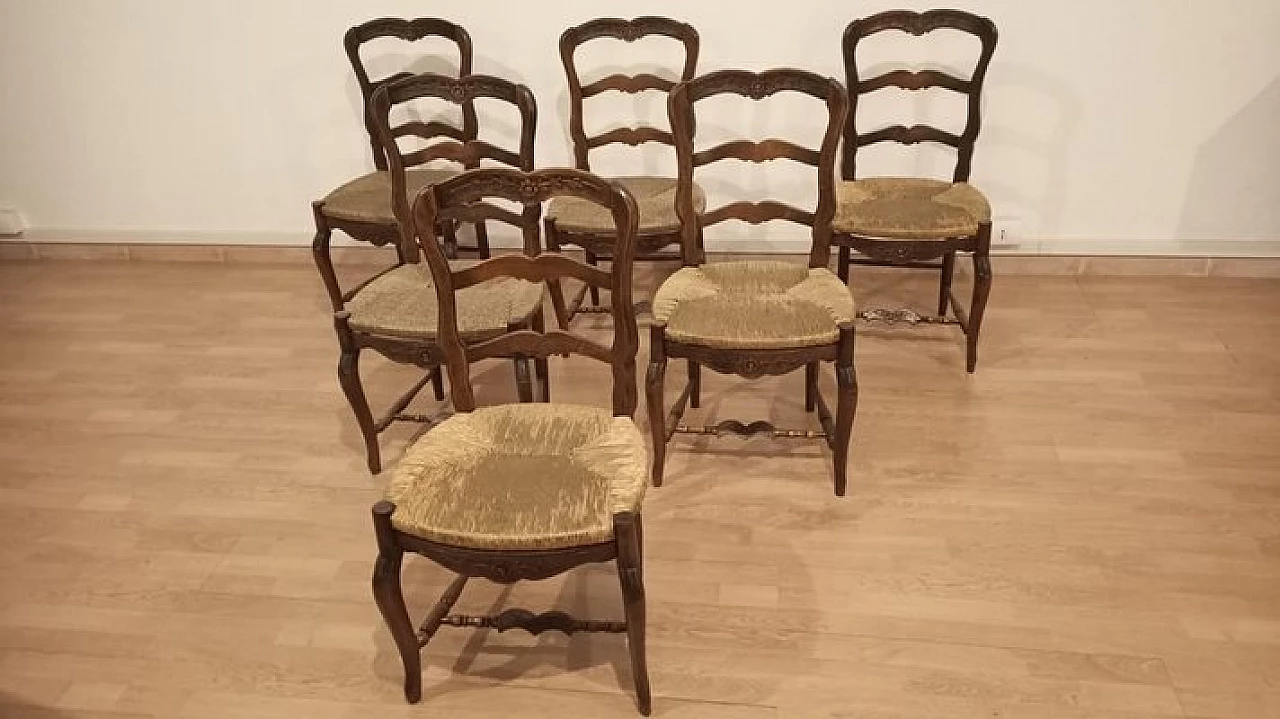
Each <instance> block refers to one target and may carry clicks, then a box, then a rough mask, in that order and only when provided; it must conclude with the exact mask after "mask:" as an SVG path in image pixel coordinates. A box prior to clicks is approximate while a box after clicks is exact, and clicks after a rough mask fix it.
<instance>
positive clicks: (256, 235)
mask: <svg viewBox="0 0 1280 719" xmlns="http://www.w3.org/2000/svg"><path fill="white" fill-rule="evenodd" d="M492 240H493V245H494V247H499V248H501V247H511V248H515V247H519V246H520V241H519V238H518V237H516V236H515V235H510V236H506V235H504V234H502V233H494V236H493V237H492ZM13 242H19V243H20V242H29V243H35V244H73V245H101V244H109V245H128V246H131V247H143V246H148V245H160V246H166V247H168V246H173V247H178V246H197V247H198V246H203V245H212V246H225V247H267V248H278V247H284V248H289V247H295V248H296V247H309V246H310V245H311V233H309V232H296V231H247V230H232V231H212V230H174V231H170V230H100V229H85V228H71V227H68V228H57V227H53V228H35V229H29V230H27V231H26V233H25V234H24V235H23V236H21V237H0V244H6V243H13ZM333 246H334V247H367V245H365V244H363V243H359V242H356V241H354V240H351V239H350V238H347V237H346V236H344V235H342V233H340V232H338V233H334V237H333ZM808 248H809V241H808V240H807V239H804V238H801V237H779V238H765V239H715V238H708V239H707V250H708V251H709V252H716V253H740V254H782V255H796V254H805V253H807V252H808ZM994 252H995V254H999V255H1016V256H1020V257H1021V256H1049V257H1060V256H1067V257H1161V258H1168V257H1177V258H1201V259H1203V258H1211V257H1217V258H1237V257H1239V258H1280V238H1277V239H1256V240H1132V239H1130V240H1100V239H1051V240H1048V239H1047V240H1035V239H1023V240H1021V241H1019V242H1017V243H1011V244H1007V245H997V246H996V247H995V248H994Z"/></svg>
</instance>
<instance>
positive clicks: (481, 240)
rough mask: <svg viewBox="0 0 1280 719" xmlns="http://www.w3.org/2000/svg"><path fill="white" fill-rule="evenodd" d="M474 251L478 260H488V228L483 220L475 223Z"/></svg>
mask: <svg viewBox="0 0 1280 719" xmlns="http://www.w3.org/2000/svg"><path fill="white" fill-rule="evenodd" d="M476 250H477V251H478V253H477V254H479V255H480V259H482V260H487V259H489V257H490V252H489V228H488V226H487V225H485V223H484V221H483V220H481V221H480V222H477V223H476Z"/></svg>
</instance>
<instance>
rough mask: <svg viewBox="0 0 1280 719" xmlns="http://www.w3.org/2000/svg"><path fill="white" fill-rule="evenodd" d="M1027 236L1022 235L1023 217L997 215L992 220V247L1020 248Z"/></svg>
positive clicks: (1010, 249) (1002, 248) (1007, 249)
mask: <svg viewBox="0 0 1280 719" xmlns="http://www.w3.org/2000/svg"><path fill="white" fill-rule="evenodd" d="M1025 239H1026V238H1024V237H1023V235H1022V218H1020V217H996V218H994V219H993V220H992V221H991V248H992V249H995V250H1005V251H1012V250H1020V249H1026V248H1025V247H1023V246H1022V244H1023V241H1024V240H1025Z"/></svg>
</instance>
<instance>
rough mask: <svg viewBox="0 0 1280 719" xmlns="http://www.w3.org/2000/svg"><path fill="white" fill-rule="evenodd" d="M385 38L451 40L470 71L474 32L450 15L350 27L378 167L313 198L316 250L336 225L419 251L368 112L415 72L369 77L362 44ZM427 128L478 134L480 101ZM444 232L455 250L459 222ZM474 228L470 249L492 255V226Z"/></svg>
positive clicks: (414, 180) (325, 247) (416, 183)
mask: <svg viewBox="0 0 1280 719" xmlns="http://www.w3.org/2000/svg"><path fill="white" fill-rule="evenodd" d="M384 38H395V39H399V40H403V41H405V42H409V43H418V42H422V41H426V40H429V39H439V40H444V41H447V42H451V43H453V45H455V46H456V48H457V55H458V65H457V67H458V77H465V76H467V75H470V74H471V64H472V56H473V51H472V46H471V36H470V35H469V34H468V33H467V31H466V29H464V28H463V27H462V26H460V25H457V24H454V23H452V22H449V21H448V20H442V19H439V18H417V19H413V20H404V19H400V18H378V19H376V20H370V21H369V22H366V23H363V24H361V25H357V26H356V27H353V28H351V29H350V30H348V31H347V32H346V34H345V35H344V36H343V41H342V44H343V48H344V49H345V50H346V54H347V59H348V60H349V61H350V62H351V69H352V71H353V72H354V73H355V76H356V83H357V84H358V85H359V86H360V98H361V103H362V107H361V110H362V114H363V116H364V123H365V129H366V130H367V132H368V136H369V145H370V149H371V150H372V154H373V165H374V171H373V172H370V173H367V174H365V175H361V176H360V177H357V178H355V179H353V180H351V181H349V182H346V183H344V184H343V185H341V186H339V187H338V188H336V189H334V190H333V191H332V192H330V193H329V194H328V195H326V196H325V197H324V199H322V200H317V201H316V202H314V203H312V206H311V207H312V215H313V217H314V219H315V224H316V236H315V241H314V242H313V245H312V249H313V252H314V253H316V254H317V255H319V254H320V253H324V254H325V255H327V254H328V252H329V239H330V236H331V235H332V234H333V231H334V230H341V231H342V232H343V233H345V234H346V235H348V236H349V237H351V238H353V239H355V240H359V241H361V242H368V243H370V244H372V245H375V246H378V247H383V246H385V245H392V246H393V247H395V249H396V252H397V254H398V256H399V257H400V260H401V261H412V255H413V254H414V253H415V252H416V250H415V249H414V248H413V247H412V246H408V247H406V246H404V245H403V244H402V243H401V239H402V236H401V232H400V229H399V227H398V226H397V224H396V218H395V213H394V212H393V210H392V207H391V176H390V174H389V172H388V168H387V157H386V154H385V152H384V151H383V149H382V145H381V143H380V142H379V141H378V138H377V135H376V132H375V129H374V125H373V117H372V116H371V115H370V112H369V111H370V107H369V103H370V101H371V100H372V99H373V93H374V92H375V91H377V89H378V88H379V87H382V86H383V85H386V84H388V83H391V82H395V81H396V80H401V79H403V78H406V77H409V76H410V75H411V74H412V73H409V72H399V73H395V74H393V75H390V76H388V77H383V78H378V79H376V80H375V79H371V78H370V76H369V70H368V68H367V67H366V66H365V61H364V57H363V56H362V55H361V49H362V48H363V47H364V46H365V45H367V44H368V43H370V42H373V41H375V40H379V39H384ZM427 128H428V130H429V132H431V133H432V134H435V135H439V136H441V137H445V138H451V139H454V140H458V141H465V140H473V139H475V137H476V133H477V131H478V123H477V120H476V111H475V106H474V105H473V104H470V103H467V104H464V105H463V106H462V127H455V126H453V125H450V124H449V123H446V122H431V123H428V126H427ZM454 174H456V172H454V171H452V170H440V169H425V168H422V169H417V170H414V171H413V172H412V173H411V174H410V175H409V177H408V181H409V186H410V187H411V188H412V189H413V190H417V189H420V188H422V187H424V186H425V185H428V184H430V183H432V182H436V181H439V180H442V179H444V178H446V177H450V176H452V175H454ZM441 232H442V234H444V236H445V242H446V245H447V246H448V247H450V248H451V250H452V251H456V249H457V228H456V227H454V226H452V225H450V226H447V227H443V228H441ZM475 232H476V242H477V246H476V247H475V248H470V249H474V250H475V251H476V252H477V253H478V254H479V255H480V256H482V257H487V256H488V255H489V238H488V234H487V230H486V228H485V227H484V226H483V225H477V226H476V228H475ZM317 261H319V260H317ZM334 309H335V310H337V309H339V308H338V307H335V308H334Z"/></svg>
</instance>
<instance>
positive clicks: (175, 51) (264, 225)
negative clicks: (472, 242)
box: [0, 0, 1280, 255]
mask: <svg viewBox="0 0 1280 719" xmlns="http://www.w3.org/2000/svg"><path fill="white" fill-rule="evenodd" d="M899 3H900V5H901V6H905V7H910V8H913V9H926V8H927V7H929V5H928V4H926V3H921V2H914V1H909V0H899ZM954 5H955V6H958V7H962V8H965V9H969V10H972V11H974V12H978V13H981V14H985V15H988V16H989V17H991V18H992V19H994V20H995V21H996V23H997V24H998V25H999V27H1000V31H1001V41H1000V47H999V49H998V50H997V52H996V57H995V61H994V62H993V64H992V67H991V71H990V76H989V79H988V85H987V96H986V98H985V103H984V110H985V112H984V116H985V126H984V131H983V134H982V137H981V139H980V141H979V146H978V152H977V156H976V159H975V164H974V178H973V179H974V182H975V184H977V185H979V186H980V187H982V188H983V189H984V190H985V191H986V192H987V193H988V194H989V195H990V197H991V199H992V202H993V205H994V206H995V208H996V215H997V216H998V217H999V218H1001V220H1002V221H1003V220H1006V219H1007V220H1010V222H1009V223H1008V227H1009V228H1010V229H1011V233H1010V234H1011V244H1012V245H1014V249H1019V250H1021V251H1027V252H1083V253H1091V252H1097V253H1111V252H1127V253H1130V254H1142V253H1149V254H1198V253H1199V254H1219V255H1229V254H1246V255H1276V254H1280V209H1278V208H1280V161H1278V159H1280V78H1278V75H1280V43H1277V42H1275V35H1276V31H1277V30H1280V3H1277V2H1275V0H1232V2H1231V3H1229V4H1227V3H1222V2H1213V1H1212V0H1076V1H1075V2H1070V3H1068V2H1053V3H1050V2H1027V1H1026V0H963V1H957V2H955V3H954ZM890 7H893V6H891V5H885V4H879V3H874V2H848V0H842V1H841V2H835V1H832V0H792V1H791V2H787V3H777V2H762V1H760V0H738V1H736V2H727V1H725V0H703V1H702V2H677V1H676V0H652V1H650V2H622V1H617V2H602V1H600V0H595V1H593V2H589V1H588V0H549V1H547V2H541V3H525V2H504V1H502V0H492V1H490V2H474V1H473V2H465V3H464V2H453V3H450V2H431V3H427V2H409V1H407V0H386V1H382V2H367V1H359V2H357V1H356V0H305V1H304V0H260V1H258V2H248V1H244V0H229V1H228V2H223V3H210V2H207V0H201V1H199V2H197V1H196V0H39V1H38V2H36V1H33V0H0V206H12V207H15V208H17V209H19V210H20V211H21V212H22V213H23V215H24V216H25V218H26V220H27V222H28V224H29V226H30V227H31V228H32V231H31V232H30V233H29V236H30V237H34V238H48V239H65V240H85V241H93V240H95V239H98V240H101V239H111V240H116V241H137V242H147V241H155V242H216V243H243V242H261V243H273V244H303V243H305V242H307V241H308V240H309V236H310V232H311V231H310V208H309V204H310V202H311V200H313V199H315V198H317V197H320V196H322V195H323V194H324V193H325V192H326V191H327V190H328V189H330V188H331V187H333V186H335V185H337V184H339V183H341V182H342V181H344V180H346V179H349V178H350V177H352V176H355V175H357V174H360V173H362V172H365V171H368V170H369V169H371V162H370V159H369V157H368V155H369V151H368V144H367V141H366V139H365V137H364V131H363V127H362V124H361V122H360V115H359V113H360V110H359V98H358V94H357V91H356V86H355V81H354V79H353V78H352V76H351V71H350V69H349V66H348V64H347V61H346V58H345V56H344V55H343V52H342V48H341V37H342V33H343V32H344V30H346V28H347V27H349V26H351V25H354V24H356V23H359V22H361V21H363V20H367V19H370V18H372V17H375V16H383V15H391V16H402V17H413V16H417V15H427V14H431V15H436V16H440V17H445V18H448V19H451V20H454V21H455V22H458V23H460V24H462V25H464V26H465V27H467V28H468V30H469V31H470V33H471V35H472V38H473V40H474V42H475V50H476V62H475V69H476V71H477V72H482V73H489V74H495V75H500V76H503V77H506V78H510V79H514V80H517V81H520V82H523V83H525V84H528V85H529V86H530V87H531V88H532V90H533V91H534V94H535V95H536V96H537V98H538V101H539V112H540V123H539V129H538V162H539V164H540V165H544V166H551V165H563V164H568V163H569V162H570V153H569V144H568V134H567V132H566V130H565V124H566V120H567V98H566V90H565V80H564V75H563V72H562V69H561V66H560V62H559V56H558V52H557V40H558V37H559V34H560V32H561V31H562V30H563V29H564V28H566V27H568V26H569V25H572V24H576V23H579V22H582V21H584V20H587V19H589V18H591V17H595V16H599V15H605V14H607V15H615V16H622V17H632V16H635V15H643V14H660V15H667V16H670V17H674V18H678V19H682V20H685V21H687V22H690V23H691V24H693V25H694V26H695V27H697V28H698V30H699V31H700V33H701V36H702V60H701V65H700V69H701V70H702V71H710V70H714V69H720V68H727V67H733V68H746V69H757V70H758V69H765V68H770V67H778V66H795V67H802V68H806V69H810V70H813V71H816V72H819V73H822V74H826V75H831V76H833V77H836V78H837V79H840V80H842V81H843V79H844V77H843V68H842V64H841V58H840V36H841V33H842V31H843V29H844V27H845V25H846V24H847V23H848V22H849V20H851V19H852V18H854V17H855V16H858V15H864V14H871V13H873V12H876V11H879V10H884V9H888V8H890ZM433 47H435V48H437V49H440V50H443V49H444V48H443V47H442V46H433ZM373 50H374V52H373V54H372V60H373V62H374V63H375V66H378V67H383V68H391V67H393V66H395V65H397V64H399V63H400V62H403V61H404V60H405V59H406V57H408V56H405V55H401V54H399V51H398V50H397V49H396V48H394V47H391V46H385V45H382V46H378V47H376V48H373ZM675 50H676V46H674V45H670V44H664V43H662V42H652V43H648V44H645V43H637V44H636V45H634V46H626V45H618V46H613V47H612V49H610V48H606V47H594V46H593V47H590V48H589V49H588V50H587V51H585V52H584V53H583V54H582V59H583V61H584V65H585V66H587V67H591V66H599V67H601V68H604V67H606V66H607V67H609V68H617V67H626V66H633V65H637V64H638V65H640V66H644V67H650V66H652V64H654V63H655V62H658V61H660V60H661V59H662V58H664V57H667V58H670V59H671V60H672V61H674V60H675V58H674V55H673V53H674V51H675ZM975 52H976V48H975V47H974V46H973V45H972V44H967V43H965V42H961V41H960V40H959V39H957V38H952V37H942V38H939V42H937V43H933V44H929V43H925V42H919V41H907V39H906V38H905V37H904V38H899V39H898V40H896V41H894V42H888V43H883V44H881V45H878V46H876V47H872V48H869V49H868V55H867V61H868V62H869V63H871V64H873V65H875V64H879V63H882V62H885V61H888V60H891V59H903V60H909V61H914V62H912V63H910V64H912V65H915V66H917V67H928V66H937V65H940V66H943V67H948V68H954V69H956V70H961V69H964V70H965V71H966V72H967V67H968V65H969V64H971V61H972V57H973V56H974V54H975ZM377 63H382V65H380V66H379V65H377ZM672 64H673V65H674V62H673V63H672ZM451 65H452V58H448V59H447V61H446V60H443V59H437V60H426V61H419V63H418V64H417V65H416V66H417V67H418V68H419V69H447V68H449V67H451ZM945 95H946V93H920V94H914V95H913V94H910V93H899V92H897V91H889V92H886V93H883V97H880V98H877V100H876V104H875V106H874V107H870V106H869V107H867V108H866V110H867V114H866V115H864V117H865V118H866V119H867V121H868V122H872V121H875V120H878V119H886V118H890V117H892V118H893V119H894V120H895V121H901V122H903V123H904V124H912V123H914V122H922V121H930V120H933V121H937V122H940V123H943V124H947V123H948V122H950V121H952V120H956V119H958V115H959V112H960V110H961V106H960V105H959V104H958V103H955V102H954V101H949V99H948V98H947V97H946V96H945ZM660 99H661V98H660V97H644V96H642V97H634V98H633V97H615V98H612V99H609V100H604V101H601V102H599V103H597V104H596V105H593V106H592V107H590V108H589V115H588V117H589V126H590V125H595V126H596V127H607V126H611V125H616V124H619V122H621V121H622V119H624V118H627V117H631V116H636V115H639V116H646V117H651V118H654V119H657V120H661V121H665V114H664V108H663V106H662V104H661V102H660ZM705 109H706V114H705V116H701V117H700V124H699V130H700V138H699V139H700V141H703V140H706V141H710V140H711V139H712V138H713V137H714V136H716V133H722V134H723V135H726V136H727V135H730V134H736V133H746V134H747V135H748V136H756V137H761V138H762V137H764V136H768V135H776V136H785V137H791V138H795V139H801V140H804V139H812V138H813V137H814V136H815V135H816V133H817V130H818V127H819V122H820V117H819V116H818V113H819V112H820V111H821V106H820V105H818V104H816V103H805V102H800V101H799V100H797V99H794V98H791V99H785V100H781V101H778V102H774V103H770V104H769V105H767V106H763V105H760V106H757V105H752V104H751V103H747V102H716V103H712V104H710V105H708V106H707V107H706V108H705ZM486 120H488V122H486ZM513 121H514V118H513V117H511V116H509V115H503V114H500V113H489V112H485V111H484V108H482V110H481V125H482V127H484V128H485V130H484V132H485V133H486V134H488V135H490V136H491V137H494V138H495V139H502V138H504V137H509V136H510V133H511V131H512V127H511V125H512V123H513ZM596 159H597V158H596V157H594V156H593V161H594V160H596ZM598 159H599V164H598V165H597V169H599V170H601V171H604V172H612V173H638V172H654V171H668V172H669V171H670V170H671V164H672V163H671V158H670V153H669V152H668V151H661V150H659V149H657V148H654V147H648V148H646V149H644V150H643V151H641V152H638V153H635V152H631V153H630V154H628V153H627V152H606V153H604V154H602V155H600V156H599V158H598ZM865 169H866V170H867V171H868V172H872V173H877V174H927V175H937V176H940V177H945V176H947V175H948V174H949V172H950V165H949V157H947V156H946V155H945V154H942V153H939V152H936V151H931V150H929V149H923V150H921V149H920V148H916V149H915V150H912V151H907V152H897V153H893V152H885V153H878V154H877V156H876V157H874V158H871V159H869V160H868V164H867V165H866V167H865ZM700 179H701V181H702V182H703V184H704V185H706V186H707V187H708V190H709V192H710V194H711V199H712V202H713V203H715V202H718V201H724V200H725V199H727V198H728V197H729V196H731V195H733V196H739V195H741V196H745V197H749V198H751V199H757V198H758V197H761V196H763V195H765V194H771V195H775V196H778V197H780V198H782V199H787V200H791V201H795V202H807V203H811V202H812V194H813V190H812V187H813V180H812V174H811V173H810V172H808V171H805V170H804V169H802V168H800V167H798V166H786V165H785V163H784V164H783V165H778V164H776V163H775V164H773V165H767V166H764V167H754V166H742V165H732V164H729V165H725V166H723V167H717V168H715V170H714V171H709V172H708V173H707V174H706V176H705V177H703V178H700ZM714 237H719V238H720V239H721V240H724V241H728V242H741V241H744V240H745V241H747V242H748V243H749V244H740V245H739V246H741V247H742V248H744V249H778V250H791V251H795V250H796V249H797V248H798V247H802V244H803V243H802V241H801V240H800V238H801V237H803V233H802V232H801V231H800V230H798V229H797V228H792V227H788V226H786V225H768V226H765V227H762V228H748V227H744V226H730V227H727V228H725V229H724V230H722V231H719V232H718V233H716V234H715V235H714ZM798 243H799V244H798Z"/></svg>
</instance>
